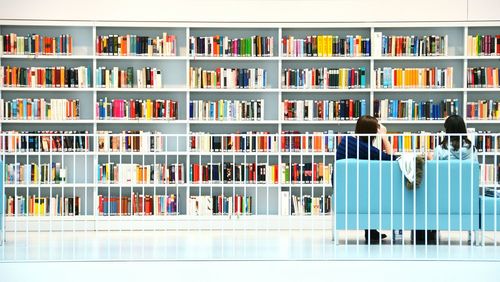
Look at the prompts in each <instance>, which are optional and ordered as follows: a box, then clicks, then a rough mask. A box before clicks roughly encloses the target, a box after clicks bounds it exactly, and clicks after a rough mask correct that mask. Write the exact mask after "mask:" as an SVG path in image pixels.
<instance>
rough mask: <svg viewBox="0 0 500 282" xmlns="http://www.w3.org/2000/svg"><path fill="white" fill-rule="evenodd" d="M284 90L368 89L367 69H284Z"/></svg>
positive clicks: (282, 82) (282, 83)
mask: <svg viewBox="0 0 500 282" xmlns="http://www.w3.org/2000/svg"><path fill="white" fill-rule="evenodd" d="M281 79H282V81H281V85H282V87H283V88H302V89H318V88H319V89H330V88H332V89H352V88H366V87H367V74H366V68H365V67H360V68H357V69H355V68H338V69H336V68H311V69H284V70H283V73H282V77H281Z"/></svg>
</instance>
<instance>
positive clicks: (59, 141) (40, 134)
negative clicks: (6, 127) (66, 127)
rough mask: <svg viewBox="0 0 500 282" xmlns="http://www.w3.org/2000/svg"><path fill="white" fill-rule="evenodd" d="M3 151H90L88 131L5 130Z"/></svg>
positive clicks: (2, 139)
mask: <svg viewBox="0 0 500 282" xmlns="http://www.w3.org/2000/svg"><path fill="white" fill-rule="evenodd" d="M2 134H3V137H2V138H0V150H1V151H2V152H88V151H89V136H88V131H20V132H19V131H15V130H11V131H4V132H2Z"/></svg>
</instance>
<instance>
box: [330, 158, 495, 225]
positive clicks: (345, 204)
mask: <svg viewBox="0 0 500 282" xmlns="http://www.w3.org/2000/svg"><path fill="white" fill-rule="evenodd" d="M334 173H335V179H334V180H335V183H334V184H335V185H334V209H335V211H336V213H335V218H334V224H335V225H334V230H355V229H360V230H362V229H382V230H391V229H392V230H397V229H405V230H412V229H428V230H429V229H431V230H432V229H434V230H436V229H439V230H464V231H466V230H468V231H477V230H479V227H480V226H479V211H480V209H479V164H478V163H477V162H472V161H458V160H451V161H426V164H425V172H424V180H423V181H422V183H421V184H420V187H417V189H408V188H406V186H405V182H404V176H403V174H402V172H401V169H400V168H399V164H398V162H397V161H379V160H371V161H368V160H357V159H347V160H339V161H337V162H336V164H335V168H334ZM438 176H439V177H438ZM391 203H392V205H391ZM499 207H500V206H499Z"/></svg>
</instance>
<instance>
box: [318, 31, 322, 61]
mask: <svg viewBox="0 0 500 282" xmlns="http://www.w3.org/2000/svg"><path fill="white" fill-rule="evenodd" d="M322 56H323V35H318V57H322Z"/></svg>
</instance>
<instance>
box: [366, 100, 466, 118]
mask: <svg viewBox="0 0 500 282" xmlns="http://www.w3.org/2000/svg"><path fill="white" fill-rule="evenodd" d="M373 113H374V115H375V117H377V118H380V119H383V120H384V119H404V120H408V119H411V120H430V119H445V118H447V117H448V116H450V115H456V114H458V113H459V105H458V99H445V100H442V101H441V102H434V101H433V100H429V101H421V102H417V101H414V100H413V99H408V100H397V99H394V100H393V99H391V100H389V99H383V100H375V101H374V103H373Z"/></svg>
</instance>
